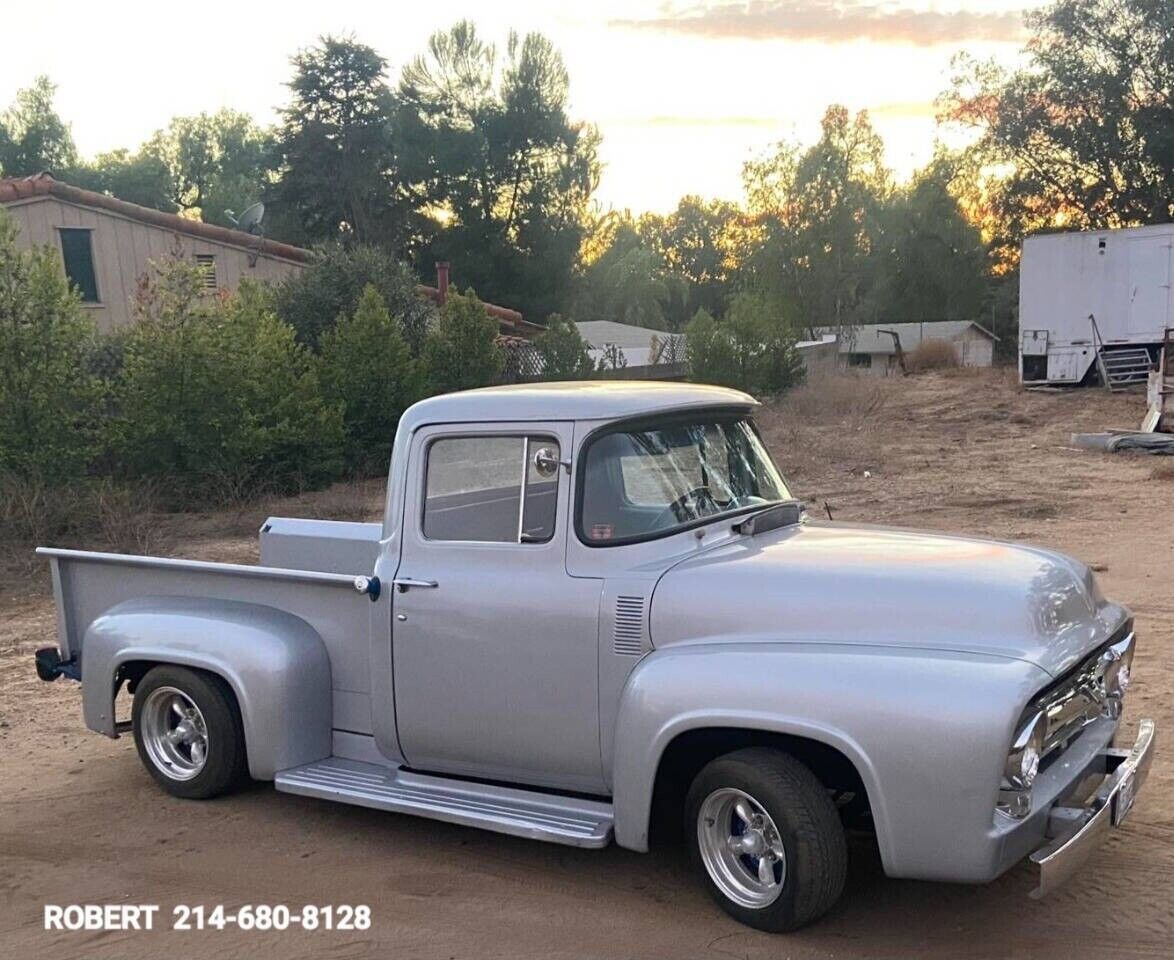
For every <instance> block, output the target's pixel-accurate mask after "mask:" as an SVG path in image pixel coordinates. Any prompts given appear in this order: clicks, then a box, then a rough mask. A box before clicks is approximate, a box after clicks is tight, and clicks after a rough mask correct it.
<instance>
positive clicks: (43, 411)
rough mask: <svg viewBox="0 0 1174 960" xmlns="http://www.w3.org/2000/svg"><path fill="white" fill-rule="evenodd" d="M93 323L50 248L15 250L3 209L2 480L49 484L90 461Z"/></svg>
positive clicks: (0, 271) (94, 395) (11, 225)
mask: <svg viewBox="0 0 1174 960" xmlns="http://www.w3.org/2000/svg"><path fill="white" fill-rule="evenodd" d="M95 338H96V330H95V328H94V325H93V321H92V320H90V318H89V317H88V316H87V315H86V314H85V313H84V311H82V309H81V308H80V306H79V304H78V299H77V294H76V293H75V292H73V291H71V290H70V289H69V284H68V283H67V282H66V280H65V276H64V275H63V274H62V272H61V263H60V260H59V256H58V254H57V253H56V252H55V251H54V250H52V249H50V248H49V247H43V248H38V249H33V250H18V249H17V246H16V225H15V224H14V223H13V222H12V220H11V218H10V217H9V216H8V214H7V213H5V212H4V211H3V210H2V209H0V474H5V473H8V474H13V475H15V476H17V477H19V478H20V479H22V480H26V481H34V482H36V483H45V484H53V483H59V482H62V481H65V480H72V479H76V478H78V477H80V476H82V475H83V474H84V473H85V470H86V467H87V465H88V463H89V460H90V458H91V456H92V455H93V453H94V439H95V425H94V421H93V407H94V405H95V402H96V400H97V398H98V384H97V383H96V381H95V380H94V378H93V377H92V376H91V374H90V373H89V372H88V364H87V359H88V354H89V351H90V350H91V348H92V346H93V342H94V340H95Z"/></svg>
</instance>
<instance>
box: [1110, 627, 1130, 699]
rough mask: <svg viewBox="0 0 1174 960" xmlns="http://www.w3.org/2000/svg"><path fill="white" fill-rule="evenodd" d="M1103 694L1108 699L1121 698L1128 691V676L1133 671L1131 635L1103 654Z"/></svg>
mask: <svg viewBox="0 0 1174 960" xmlns="http://www.w3.org/2000/svg"><path fill="white" fill-rule="evenodd" d="M1103 659H1104V662H1105V666H1104V677H1105V693H1107V694H1108V695H1109V696H1110V697H1117V698H1121V697H1123V696H1125V691H1126V690H1128V689H1129V680H1130V674H1131V672H1132V669H1133V636H1132V634H1131V635H1130V636H1128V637H1126V638H1125V639H1124V640H1122V641H1121V642H1120V643H1115V644H1113V646H1111V647H1109V649H1108V650H1106V651H1105V653H1104V657H1103Z"/></svg>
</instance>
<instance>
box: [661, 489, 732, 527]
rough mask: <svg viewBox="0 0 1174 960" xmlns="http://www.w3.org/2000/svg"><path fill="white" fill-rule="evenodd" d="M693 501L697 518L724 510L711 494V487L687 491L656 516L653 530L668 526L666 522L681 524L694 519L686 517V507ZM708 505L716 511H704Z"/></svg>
mask: <svg viewBox="0 0 1174 960" xmlns="http://www.w3.org/2000/svg"><path fill="white" fill-rule="evenodd" d="M690 500H692V501H693V502H694V504H695V506H696V509H695V511H694V512H695V514H696V515H697V517H701V516H704V515H705V513H718V512H720V511H721V510H722V505H721V504H720V503H718V502H717V500H716V499H715V498H714V495H713V494H712V493H711V492H710V489H709V487H694V488H693V489H692V490H686V491H685V492H684V493H682V494H681V495H680V496H679V497H677V499H676V500H674V501H673V502H672V503H670V504H667V505H666V506H665V508H664V509H663V510H661V511H660V513H658V514H657V515H656V520H655V521H654V522H653V524H652V529H653V530H657V529H659V528H660V527H662V526H665V525H666V521H668V520H670V519H672V520H676V521H678V522H680V523H684V522H686V521H688V520H692V519H694V518H693V517H686V516H684V510H685V506H686V505H687V504H688V503H689V501H690ZM706 503H708V504H709V505H710V506H711V507H713V508H714V509H713V510H711V511H704V512H703V509H702V508H703V506H704V505H705V504H706Z"/></svg>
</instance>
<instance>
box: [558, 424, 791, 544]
mask: <svg viewBox="0 0 1174 960" xmlns="http://www.w3.org/2000/svg"><path fill="white" fill-rule="evenodd" d="M707 417H708V418H714V419H720V420H728V421H734V422H745V423H746V424H748V425H749V426H750V429H751V430H752V431H753V432H754V435H755V436H756V437H757V438H758V441H759V443H761V444H762V447H763V449H764V450H766V454H767V456H768V457H770V451H769V450H767V448H766V443H765V441H763V439H762V433H761V432H760V431H759V429H758V424H756V423H755V422H754V418H753V417H752V416H751V415H750V412H749V411H748V410H747V409H746V408H745V407H742V406H728V407H726V406H720V407H695V408H691V409H689V410H680V411H669V412H667V413H655V414H643V415H641V416H638V417H629V418H628V419H626V420H612V421H610V422H609V423H605V424H603V425H602V426H599V427H596V428H595V429H594V430H592V431H591V432H590V433H589V434H587V436H585V437H584V438H583V442H582V443H581V444H579V449H578V451H577V453H576V454H575V503H574V511H573V516H572V517H571V527H572V528H573V530H574V531H575V538H576V539H577V540H578V541H579V542H580V543H581V544H583V546H585V547H590V548H592V549H607V548H608V547H626V546H630V545H631V544H634V543H648V542H649V541H652V540H664V539H666V538H668V537H673V536H676V535H677V534H678V533H686V532H688V531H689V530H696V529H697V528H698V527H704V526H706V525H707V524H711V523H719V522H723V521H727V520H730V519H733V518H735V517H741V516H744V515H745V514H748V513H756V512H757V511H759V510H763V509H765V508H767V507H773V506H775V505H777V504H780V503H786V502H787V498H783V499H780V500H767V501H764V502H763V503H755V504H750V505H748V506H745V507H738V508H736V509H734V510H725V511H723V512H721V513H711V514H710V515H709V516H705V517H698V518H697V519H696V520H690V521H688V522H686V523H682V524H680V525H679V526H675V527H670V528H668V529H666V530H652V531H649V532H648V533H638V534H635V535H634V536H630V537H619V538H617V539H615V540H588V539H585V538H584V537H583V497H584V492H585V487H586V482H587V471H586V469H585V467H586V463H587V453H588V451H589V450H590V449H591V447H592V445H593V444H594V443H595V442H596V441H598V440H602V439H603V438H604V437H606V436H609V435H611V434H613V433H627V432H629V431H632V430H639V429H640V428H641V427H645V426H648V427H652V426H659V425H663V424H670V423H691V422H695V421H698V420H703V419H705V418H707ZM771 464H772V465H773V466H774V467H775V469H776V470H777V469H778V465H777V464H775V462H774V458H773V457H771ZM780 476H781V474H780ZM784 483H785V479H784ZM789 492H790V491H789V489H788V493H789Z"/></svg>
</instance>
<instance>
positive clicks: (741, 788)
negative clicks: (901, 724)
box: [685, 747, 848, 933]
mask: <svg viewBox="0 0 1174 960" xmlns="http://www.w3.org/2000/svg"><path fill="white" fill-rule="evenodd" d="M685 835H686V838H687V840H688V843H689V852H690V856H691V859H692V861H693V866H694V869H695V870H696V871H697V873H698V876H699V877H700V879H701V882H702V884H704V886H705V887H706V889H707V890H708V891H709V893H710V896H712V897H713V899H714V900H716V901H717V903H718V905H719V906H720V907H721V908H722V909H723V910H725V911H726V913H728V914H729V915H730V916H731V917H733V918H734V919H735V920H738V921H740V922H741V923H744V924H746V925H747V926H751V927H755V928H757V929H759V930H767V931H770V932H772V933H781V932H784V931H788V930H796V929H798V928H799V927H802V926H804V925H805V924H808V923H811V922H812V921H813V920H815V919H817V918H818V917H820V916H822V915H823V914H824V913H826V912H827V911H828V910H829V909H830V908H831V907H832V906H833V904H835V902H836V901H837V900H838V899H839V897H840V894H841V893H842V892H843V889H844V881H845V879H846V878H847V872H848V849H847V843H846V841H845V838H844V828H843V826H842V825H841V823H840V818H839V816H838V814H837V813H836V808H835V806H834V804H833V803H832V801H831V798H830V797H829V796H828V793H827V791H826V790H825V789H824V787H823V785H822V784H821V783H820V782H819V780H818V779H817V778H816V776H815V774H813V773H812V772H811V771H810V770H809V769H808V768H807V767H805V766H804V765H803V764H802V763H800V762H799V761H798V760H796V759H795V758H794V757H791V756H789V755H788V754H786V753H783V752H781V751H779V750H772V749H769V748H764V747H752V748H749V749H745V750H738V751H736V752H734V753H729V754H726V755H725V756H723V757H718V758H717V759H716V760H713V761H711V762H710V763H709V764H708V765H706V766H705V767H704V768H703V769H702V771H701V772H700V773H699V774H698V775H697V777H696V779H695V780H694V781H693V785H692V786H691V787H690V789H689V793H688V796H687V798H686V801H685Z"/></svg>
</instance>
